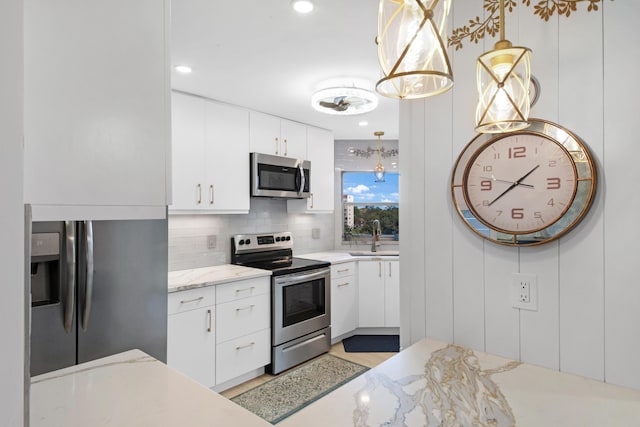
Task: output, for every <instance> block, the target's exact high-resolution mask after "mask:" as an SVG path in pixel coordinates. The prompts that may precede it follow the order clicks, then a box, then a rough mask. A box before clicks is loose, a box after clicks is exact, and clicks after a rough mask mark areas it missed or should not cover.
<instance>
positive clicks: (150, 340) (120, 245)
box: [76, 219, 168, 363]
mask: <svg viewBox="0 0 640 427" xmlns="http://www.w3.org/2000/svg"><path fill="white" fill-rule="evenodd" d="M92 223H93V224H92V227H91V226H90V224H89V222H85V223H83V224H81V226H80V227H79V228H80V232H79V233H78V234H79V236H78V240H79V242H78V243H79V245H78V247H79V256H78V290H77V293H78V304H77V305H78V310H77V322H76V324H77V325H78V350H77V351H78V360H77V362H78V363H83V362H86V361H89V360H93V359H97V358H100V357H104V356H108V355H111V354H115V353H119V352H121V351H126V350H131V349H134V348H135V349H140V350H142V351H144V352H145V353H148V354H150V355H151V356H153V357H155V358H156V359H159V360H161V361H163V362H165V361H166V359H167V262H168V259H167V258H168V250H167V248H168V246H167V245H168V243H167V232H168V231H167V220H166V219H164V220H132V221H92ZM91 228H92V231H93V236H92V239H91V238H89V239H88V238H87V234H88V233H87V230H91ZM89 237H91V236H89ZM90 240H92V241H93V257H91V256H87V255H90V252H91V246H92V245H91V242H90ZM91 262H93V271H87V270H91V269H90V268H87V266H88V265H90V263H91ZM92 273H93V284H92V286H89V288H90V289H89V290H90V294H91V295H90V296H91V300H90V302H89V301H87V297H88V296H89V295H88V292H87V290H88V289H87V284H88V283H87V278H89V279H91V274H92Z"/></svg>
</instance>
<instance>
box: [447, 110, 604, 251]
mask: <svg viewBox="0 0 640 427" xmlns="http://www.w3.org/2000/svg"><path fill="white" fill-rule="evenodd" d="M529 123H530V126H529V127H528V128H526V129H522V130H519V131H515V132H509V133H506V134H479V135H477V136H476V137H475V138H473V139H472V140H471V141H470V142H469V143H468V144H467V145H466V146H465V148H464V149H463V150H462V152H461V153H460V154H459V155H458V158H457V160H456V163H455V165H454V167H453V172H452V175H451V199H452V200H453V204H454V206H455V208H456V212H457V213H458V215H459V216H460V218H461V219H462V221H463V222H464V223H465V225H466V226H467V227H469V228H470V229H471V230H472V231H473V232H474V233H476V234H477V235H479V236H480V237H482V238H484V239H486V240H489V241H491V242H494V243H497V244H500V245H505V246H518V247H521V246H536V245H541V244H543V243H548V242H551V241H553V240H556V239H559V238H560V237H562V236H563V235H565V234H566V233H568V232H569V231H570V230H572V229H573V228H574V227H575V226H576V225H577V224H578V223H579V222H580V221H581V220H582V219H583V218H584V216H585V215H586V214H587V212H588V211H589V208H590V207H591V205H592V202H593V199H594V197H595V193H596V187H597V170H596V165H595V162H594V160H593V157H592V155H591V153H590V152H589V149H588V147H587V146H586V144H585V143H584V141H582V140H581V139H580V138H579V137H578V136H577V135H575V134H574V133H573V132H571V131H569V130H568V129H566V128H564V127H562V126H560V125H558V124H556V123H553V122H550V121H547V120H541V119H529ZM514 134H533V135H539V136H541V137H544V138H546V139H548V140H551V141H552V142H554V143H556V144H558V145H560V146H561V147H562V148H563V149H564V150H565V151H567V152H568V153H569V154H570V158H571V160H572V162H573V167H574V169H575V171H576V175H577V183H576V191H575V192H574V194H573V198H572V199H571V203H570V205H569V207H568V208H567V209H566V210H565V211H564V212H563V214H562V215H561V216H560V217H559V218H558V219H557V220H556V221H554V222H553V223H551V224H549V225H548V226H546V227H544V228H542V229H540V230H537V231H535V232H533V233H529V234H517V233H512V232H507V231H504V230H501V229H498V228H496V227H493V226H492V225H491V224H488V223H486V222H484V221H483V220H482V219H481V218H479V217H476V215H475V214H474V212H473V209H471V208H470V207H469V206H468V204H467V198H466V188H465V177H466V175H467V171H468V169H469V165H470V164H471V162H472V161H473V160H474V159H475V158H476V157H477V155H478V154H479V153H480V152H481V151H482V150H484V148H485V147H486V146H488V145H490V144H492V143H493V142H495V141H497V140H500V139H503V138H505V137H509V136H511V135H514Z"/></svg>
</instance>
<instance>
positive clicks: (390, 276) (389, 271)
mask: <svg viewBox="0 0 640 427" xmlns="http://www.w3.org/2000/svg"><path fill="white" fill-rule="evenodd" d="M389 277H391V263H389Z"/></svg>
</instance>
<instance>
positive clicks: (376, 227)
mask: <svg viewBox="0 0 640 427" xmlns="http://www.w3.org/2000/svg"><path fill="white" fill-rule="evenodd" d="M371 234H372V239H371V252H376V248H377V245H376V242H377V241H378V240H380V235H381V234H382V230H381V229H380V220H378V219H374V220H373V229H372V230H371Z"/></svg>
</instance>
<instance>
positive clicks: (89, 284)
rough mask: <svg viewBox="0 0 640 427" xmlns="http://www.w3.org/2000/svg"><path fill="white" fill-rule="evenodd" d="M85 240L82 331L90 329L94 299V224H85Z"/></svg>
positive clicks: (89, 222)
mask: <svg viewBox="0 0 640 427" xmlns="http://www.w3.org/2000/svg"><path fill="white" fill-rule="evenodd" d="M84 238H85V257H86V266H87V267H86V271H85V275H86V276H85V283H86V285H85V292H84V309H83V311H82V330H83V331H86V330H87V329H88V328H89V316H90V315H91V301H92V299H93V297H92V294H93V222H92V221H85V222H84Z"/></svg>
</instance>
